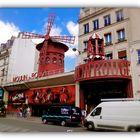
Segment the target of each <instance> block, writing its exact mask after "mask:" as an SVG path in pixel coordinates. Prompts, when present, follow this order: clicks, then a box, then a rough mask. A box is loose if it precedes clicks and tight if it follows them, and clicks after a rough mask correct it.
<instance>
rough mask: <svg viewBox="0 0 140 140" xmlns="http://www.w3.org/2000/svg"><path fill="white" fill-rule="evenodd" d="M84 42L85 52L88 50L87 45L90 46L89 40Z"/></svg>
mask: <svg viewBox="0 0 140 140" xmlns="http://www.w3.org/2000/svg"><path fill="white" fill-rule="evenodd" d="M83 44H84V52H85V51H86V50H87V47H88V41H84V42H83Z"/></svg>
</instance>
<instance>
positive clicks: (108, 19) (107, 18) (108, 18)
mask: <svg viewBox="0 0 140 140" xmlns="http://www.w3.org/2000/svg"><path fill="white" fill-rule="evenodd" d="M110 24H111V19H110V15H107V16H105V17H104V26H108V25H110Z"/></svg>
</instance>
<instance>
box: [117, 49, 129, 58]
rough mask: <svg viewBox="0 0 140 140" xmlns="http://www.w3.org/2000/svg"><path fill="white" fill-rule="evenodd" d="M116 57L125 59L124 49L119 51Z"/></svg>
mask: <svg viewBox="0 0 140 140" xmlns="http://www.w3.org/2000/svg"><path fill="white" fill-rule="evenodd" d="M118 58H119V59H123V60H127V54H126V50H124V51H119V52H118Z"/></svg>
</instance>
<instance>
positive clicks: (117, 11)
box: [3, 8, 140, 116]
mask: <svg viewBox="0 0 140 140" xmlns="http://www.w3.org/2000/svg"><path fill="white" fill-rule="evenodd" d="M139 13H140V10H139V9H136V8H81V10H80V19H79V47H78V51H79V56H78V60H79V62H78V65H77V66H76V68H75V71H72V72H64V71H60V72H58V73H57V72H56V73H54V72H53V73H52V70H53V69H54V70H53V71H55V70H56V69H57V67H52V66H54V65H56V64H57V65H58V66H60V65H59V64H61V67H59V68H64V65H62V63H61V62H63V61H64V52H65V51H66V50H67V49H66V50H65V49H60V50H58V49H57V45H62V44H60V43H59V42H53V43H54V44H53V45H50V46H49V47H50V50H55V51H54V52H53V53H52V52H51V53H50V52H49V51H48V52H46V51H47V50H45V51H43V50H42V51H40V55H37V56H40V58H39V65H37V64H36V62H37V60H38V59H36V58H34V56H35V55H33V56H31V55H30V54H31V52H33V54H36V53H35V50H32V49H33V47H31V46H32V43H31V42H30V41H29V42H28V44H26V41H25V39H22V38H20V35H19V38H18V41H17V42H16V41H15V50H14V51H13V52H14V53H13V54H16V55H12V57H11V58H10V59H9V60H10V61H12V60H15V61H13V63H14V64H12V63H11V66H9V67H10V68H12V69H13V71H12V72H11V75H12V76H15V77H14V78H12V77H10V74H9V76H8V77H9V78H10V80H12V81H11V82H10V83H7V84H5V85H4V86H3V88H4V89H5V90H6V93H7V94H8V96H7V97H8V98H7V100H8V111H9V112H10V111H16V109H17V107H18V106H22V104H28V105H29V106H30V107H31V109H32V112H33V114H32V115H36V116H41V114H42V113H43V109H45V108H46V107H48V106H50V105H75V106H78V107H80V108H81V109H86V110H87V111H88V112H90V110H91V109H93V108H94V107H95V106H96V105H97V104H98V103H99V102H100V101H101V99H102V98H132V97H135V98H139V96H140V95H139V94H140V88H139V84H140V68H139V67H140V65H139V64H140V51H139V50H140V47H139V45H140V36H139V34H140V32H139V30H140V29H139V28H138V25H139V23H140V20H139V18H138V15H139ZM26 40H27V39H26ZM19 44H22V47H21V48H19V47H18V46H19ZM40 45H41V46H40ZM40 45H37V46H38V47H41V48H43V47H42V46H44V45H45V42H43V44H42V43H41V44H40ZM37 46H36V47H37ZM63 46H65V45H62V48H63ZM36 47H34V48H36ZM23 48H25V50H26V54H27V55H28V57H27V58H26V55H25V54H24V53H23ZM54 48H55V49H54ZM64 48H65V47H64ZM30 49H31V50H30ZM59 51H60V52H59ZM16 52H18V55H17V53H16ZM22 53H23V59H20V60H17V58H20V57H21V56H22V55H21V54H22ZM42 53H44V55H42ZM29 56H30V57H31V58H32V61H31V63H32V64H31V65H30V67H31V68H30V72H31V71H33V69H34V68H33V66H34V65H35V67H36V69H38V70H37V71H39V72H41V73H42V74H41V75H38V73H32V74H31V76H28V75H24V74H25V73H26V72H27V70H29V69H28V66H29V64H28V63H26V64H25V63H24V62H27V61H28V60H27V59H29ZM42 56H43V57H42ZM54 57H56V58H57V59H53V58H54ZM61 57H62V58H61ZM13 58H14V59H13ZM48 58H49V59H48ZM60 58H61V60H63V61H60ZM42 60H43V63H44V64H43V63H42ZM21 62H22V63H21ZM34 63H35V64H34ZM63 63H64V62H63ZM49 66H51V67H49ZM19 67H20V69H21V71H20V72H21V73H14V69H15V71H16V70H17V72H18V68H19ZM39 67H40V68H41V69H40V68H39ZM24 68H25V70H24ZM22 70H23V71H22ZM44 70H45V71H47V70H51V71H47V72H45V73H44V72H43V71H44ZM28 72H29V71H28Z"/></svg>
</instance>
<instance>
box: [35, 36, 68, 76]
mask: <svg viewBox="0 0 140 140" xmlns="http://www.w3.org/2000/svg"><path fill="white" fill-rule="evenodd" d="M45 42H46V41H44V42H43V43H41V44H38V45H37V46H36V48H37V49H38V50H39V51H40V54H39V67H38V74H39V75H42V73H43V72H46V73H47V72H48V73H49V72H52V73H53V71H55V72H56V71H58V73H63V72H64V53H65V52H66V51H67V50H68V47H67V46H66V45H64V44H62V43H59V42H56V41H52V40H51V39H50V40H48V43H47V46H46V43H45Z"/></svg>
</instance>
